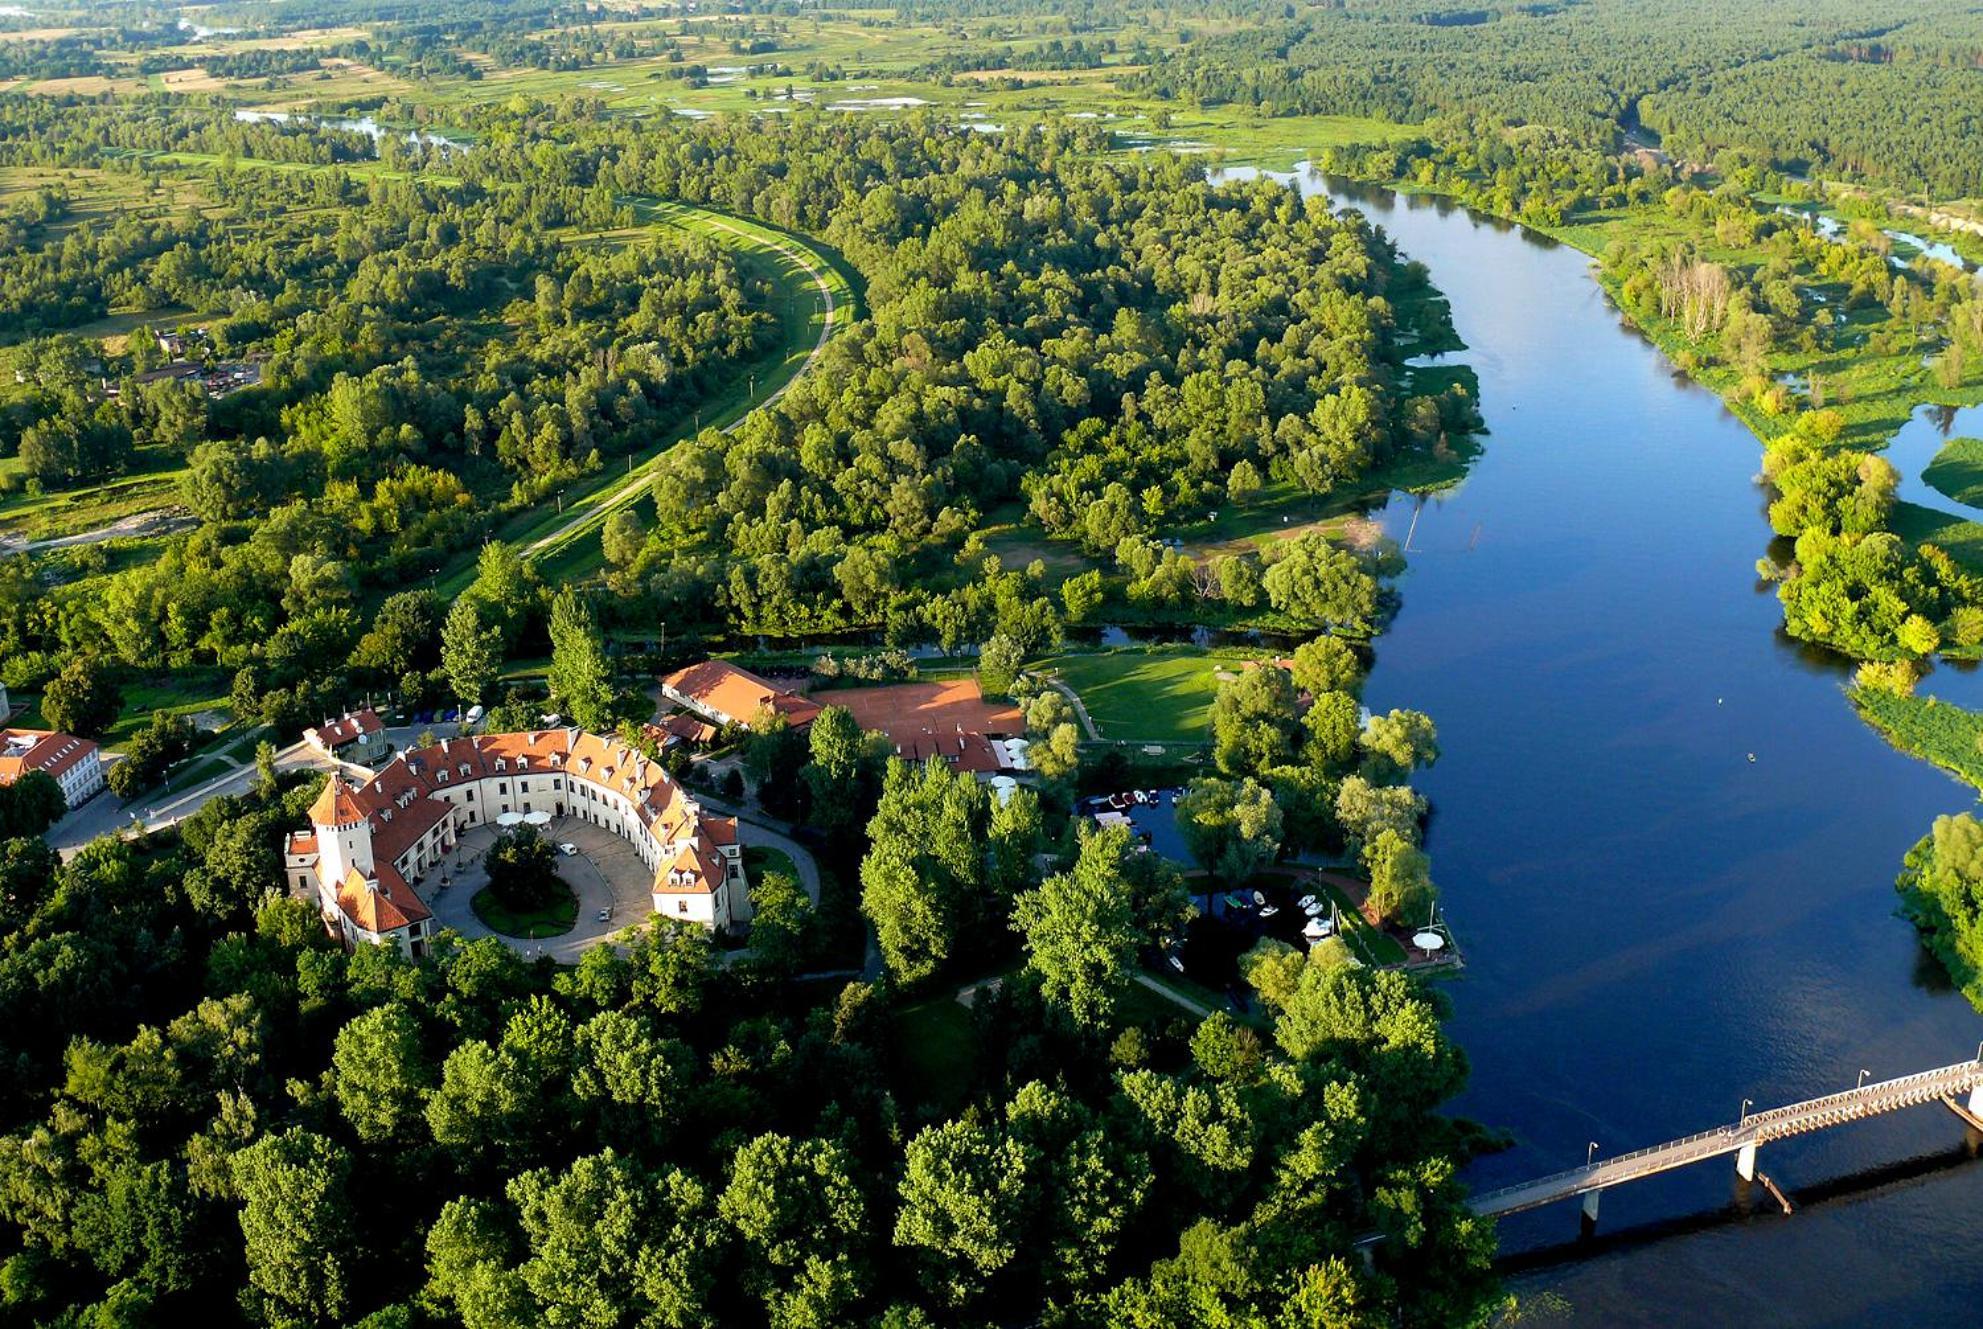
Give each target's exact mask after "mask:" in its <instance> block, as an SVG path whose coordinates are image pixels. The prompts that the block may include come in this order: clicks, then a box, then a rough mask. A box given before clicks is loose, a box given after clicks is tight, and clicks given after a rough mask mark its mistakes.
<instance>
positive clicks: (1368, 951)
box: [1311, 882, 1405, 968]
mask: <svg viewBox="0 0 1983 1329" xmlns="http://www.w3.org/2000/svg"><path fill="white" fill-rule="evenodd" d="M1312 886H1320V887H1321V888H1322V889H1323V891H1324V892H1325V893H1327V895H1328V896H1329V898H1330V899H1332V900H1334V901H1335V902H1336V908H1337V911H1338V912H1337V917H1338V918H1339V919H1340V920H1341V923H1342V930H1343V941H1344V942H1346V943H1347V944H1348V946H1349V948H1350V949H1351V950H1352V951H1354V952H1355V953H1356V958H1357V959H1359V960H1361V961H1363V962H1364V963H1365V964H1367V965H1371V966H1374V967H1380V968H1381V967H1382V966H1384V965H1387V964H1403V963H1404V962H1405V948H1404V947H1403V946H1400V945H1399V944H1398V942H1397V939H1396V938H1394V937H1392V936H1391V935H1390V934H1389V933H1387V932H1383V931H1380V930H1379V929H1377V928H1374V927H1372V926H1370V922H1369V920H1367V919H1366V918H1364V916H1363V914H1362V912H1361V911H1359V910H1358V909H1357V907H1356V906H1355V905H1354V904H1353V903H1351V901H1350V897H1349V896H1348V895H1347V894H1346V893H1344V892H1343V891H1342V890H1341V889H1340V888H1339V887H1337V886H1335V885H1334V884H1332V883H1329V882H1315V883H1312ZM1311 888H1312V887H1311Z"/></svg>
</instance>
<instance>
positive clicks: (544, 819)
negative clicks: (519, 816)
mask: <svg viewBox="0 0 1983 1329" xmlns="http://www.w3.org/2000/svg"><path fill="white" fill-rule="evenodd" d="M523 819H524V820H525V821H526V822H528V823H530V824H531V825H532V826H549V825H550V824H551V814H550V813H548V812H545V811H543V810H542V809H539V810H538V811H536V812H526V813H524V814H523Z"/></svg>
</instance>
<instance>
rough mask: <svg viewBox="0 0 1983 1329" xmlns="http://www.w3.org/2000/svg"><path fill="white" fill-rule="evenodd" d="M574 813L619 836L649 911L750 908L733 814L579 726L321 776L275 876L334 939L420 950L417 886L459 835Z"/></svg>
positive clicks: (466, 741)
mask: <svg viewBox="0 0 1983 1329" xmlns="http://www.w3.org/2000/svg"><path fill="white" fill-rule="evenodd" d="M533 812H544V813H549V814H550V815H552V816H554V817H567V816H570V817H578V818H580V819H582V820H584V821H586V822H589V823H590V824H592V825H594V826H600V827H604V828H605V829H607V830H610V831H612V832H613V833H614V834H616V835H618V836H620V838H622V839H624V840H625V841H626V842H627V843H628V844H630V845H632V846H633V848H634V851H635V852H636V853H637V854H638V855H639V857H640V860H641V862H642V863H643V864H645V865H646V867H647V870H648V871H650V872H651V873H653V874H654V876H653V882H652V887H651V894H652V897H653V902H654V909H655V912H657V913H662V914H666V915H667V916H668V917H670V918H676V919H680V920H682V921H684V922H693V923H699V924H701V925H702V926H704V927H708V928H728V927H731V926H733V925H735V924H737V923H741V922H742V921H744V920H745V919H747V918H748V917H749V916H750V905H749V898H748V886H747V883H746V881H745V877H744V868H743V857H742V850H741V849H740V848H739V846H738V843H737V821H736V818H734V817H720V816H713V815H710V814H708V813H705V812H704V811H703V810H702V807H701V805H700V804H698V803H697V802H696V801H695V799H694V798H693V797H692V796H691V795H690V794H689V792H688V791H687V790H686V789H684V788H683V787H682V786H681V784H680V783H679V782H678V781H676V780H673V779H671V778H670V777H669V776H668V774H667V772H666V771H664V770H662V769H661V764H660V763H659V762H656V761H652V760H650V759H649V758H648V757H647V756H646V755H645V754H643V753H642V752H640V751H639V750H638V749H636V748H632V747H629V746H628V745H627V744H626V743H625V742H623V741H622V740H620V739H619V738H616V737H602V736H600V735H598V734H592V733H588V732H586V731H585V730H582V729H546V730H538V731H533V732H528V733H514V734H483V735H477V736H474V737H469V738H451V739H443V740H441V741H440V742H439V743H436V744H434V745H433V746H431V747H427V748H421V749H419V750H418V751H414V752H404V753H400V754H398V755H397V756H395V757H394V758H393V759H392V761H390V762H388V763H387V764H386V765H385V766H384V767H383V768H381V769H380V770H379V771H378V772H377V773H376V774H374V775H373V776H371V778H369V779H367V780H362V781H361V780H353V779H350V778H348V777H346V776H345V775H342V774H333V775H332V776H331V778H330V781H329V782H328V783H327V784H326V785H325V786H324V791H323V793H321V794H319V795H318V796H317V801H316V802H315V803H314V804H312V805H311V807H310V829H308V830H306V831H295V832H292V833H291V835H290V836H289V840H288V843H287V845H286V846H285V851H284V855H283V863H284V871H285V873H286V875H287V878H288V881H289V884H290V886H291V888H292V889H293V890H295V891H296V892H297V893H299V894H306V895H314V896H315V898H316V900H317V903H318V906H319V908H320V910H321V912H322V915H323V919H324V925H325V926H326V927H327V928H328V929H330V931H331V932H332V933H333V934H334V935H336V936H338V937H340V938H342V939H343V940H344V942H345V943H346V944H347V945H356V944H357V943H359V942H368V943H373V944H392V945H396V946H398V947H399V948H400V949H401V950H403V951H405V952H406V953H408V954H410V955H415V956H418V955H420V954H423V953H424V952H425V950H426V947H427V944H428V943H429V942H430V941H431V940H432V938H433V936H434V933H435V925H434V921H433V914H432V912H431V911H430V910H429V909H428V908H427V905H426V903H425V902H424V901H423V900H422V899H421V896H420V892H419V890H418V887H419V885H420V883H421V882H422V881H423V880H424V879H425V878H426V876H427V875H428V874H429V873H430V872H432V871H434V870H435V869H436V868H438V867H440V865H441V863H442V861H443V860H444V859H445V858H446V857H447V855H449V854H450V853H452V852H453V851H454V847H455V845H456V844H457V842H458V841H459V840H460V837H461V833H462V832H463V831H464V830H467V829H468V828H469V827H472V826H479V825H486V824H493V823H495V822H497V821H498V819H500V818H501V817H502V816H503V815H504V814H506V813H517V814H522V815H526V816H527V815H529V814H530V813H533Z"/></svg>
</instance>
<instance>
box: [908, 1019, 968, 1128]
mask: <svg viewBox="0 0 1983 1329" xmlns="http://www.w3.org/2000/svg"><path fill="white" fill-rule="evenodd" d="M895 1046H896V1050H897V1052H898V1053H899V1055H900V1057H901V1062H902V1072H903V1077H904V1078H905V1079H906V1080H907V1081H908V1082H909V1089H910V1091H911V1093H912V1094H913V1095H914V1098H915V1101H917V1102H924V1103H929V1104H931V1105H932V1106H933V1107H934V1108H935V1109H936V1110H937V1112H938V1113H939V1114H941V1115H944V1116H948V1115H949V1114H950V1113H951V1112H952V1111H954V1110H955V1109H956V1108H958V1107H960V1106H962V1105H963V1102H964V1095H965V1094H966V1092H968V1091H969V1089H970V1087H971V1066H972V1063H973V1062H974V1061H976V1059H977V1054H978V1034H977V1030H976V1029H974V1028H973V1027H972V1025H971V1012H970V1011H969V1010H967V1009H965V1007H964V1006H963V1004H962V1003H960V1002H959V1001H958V1000H957V998H956V997H955V996H953V995H952V994H950V993H948V992H946V993H944V994H943V995H942V996H940V997H933V998H931V999H930V1000H928V1001H926V1002H923V1003H921V1004H920V1005H916V1006H910V1007H908V1008H906V1009H905V1010H903V1011H901V1012H900V1013H898V1014H897V1015H896V1017H895Z"/></svg>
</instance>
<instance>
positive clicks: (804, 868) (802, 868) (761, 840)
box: [737, 817, 819, 905]
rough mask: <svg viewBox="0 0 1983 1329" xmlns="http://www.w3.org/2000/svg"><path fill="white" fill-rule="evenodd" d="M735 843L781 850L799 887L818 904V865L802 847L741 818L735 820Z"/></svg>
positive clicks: (766, 828) (783, 835) (770, 830)
mask: <svg viewBox="0 0 1983 1329" xmlns="http://www.w3.org/2000/svg"><path fill="white" fill-rule="evenodd" d="M737 843H738V844H740V845H743V846H745V847H746V848H756V849H780V850H783V851H784V853H785V856H786V857H787V858H789V859H791V860H792V867H793V868H794V870H796V871H797V872H798V874H799V885H801V886H803V887H805V889H806V894H807V895H809V896H811V897H812V902H813V904H815V905H817V904H818V903H819V864H818V863H817V862H815V861H814V860H813V856H812V853H811V851H810V850H808V849H807V848H806V847H805V846H804V845H802V844H800V843H799V842H798V841H796V840H794V839H792V837H791V836H789V835H785V834H782V833H781V832H778V831H775V830H773V829H772V828H771V827H769V826H764V825H760V824H759V823H757V822H754V821H745V820H744V819H743V818H741V817H739V818H738V819H737Z"/></svg>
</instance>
